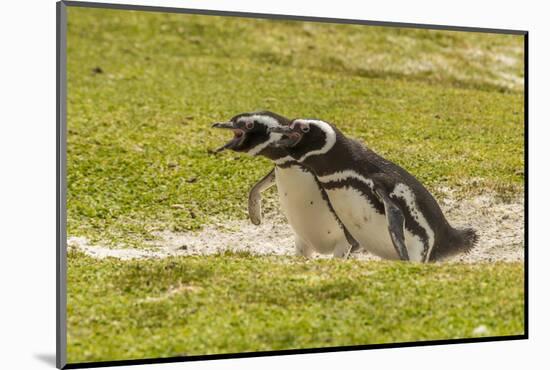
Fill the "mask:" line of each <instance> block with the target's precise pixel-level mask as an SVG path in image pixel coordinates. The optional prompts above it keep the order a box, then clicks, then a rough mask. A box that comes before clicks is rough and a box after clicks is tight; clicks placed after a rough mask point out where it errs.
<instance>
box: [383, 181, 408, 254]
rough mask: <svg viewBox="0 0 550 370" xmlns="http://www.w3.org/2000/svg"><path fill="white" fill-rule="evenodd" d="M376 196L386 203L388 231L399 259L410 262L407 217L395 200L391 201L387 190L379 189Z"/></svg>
mask: <svg viewBox="0 0 550 370" xmlns="http://www.w3.org/2000/svg"><path fill="white" fill-rule="evenodd" d="M375 192H376V194H377V195H378V196H379V197H380V199H381V200H382V202H383V203H384V210H385V212H386V219H387V220H388V231H389V233H390V237H391V241H392V243H393V246H394V247H395V250H396V251H397V254H398V255H399V258H400V259H401V260H402V261H408V260H409V253H408V252H407V247H406V245H405V232H404V227H405V215H404V214H403V211H401V208H399V206H398V205H397V204H395V202H394V201H393V200H391V199H390V197H389V196H388V194H387V193H386V191H385V190H383V189H380V188H377V189H375Z"/></svg>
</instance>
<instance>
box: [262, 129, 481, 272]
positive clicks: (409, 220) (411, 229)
mask: <svg viewBox="0 0 550 370" xmlns="http://www.w3.org/2000/svg"><path fill="white" fill-rule="evenodd" d="M270 132H274V133H280V134H283V137H282V138H281V139H280V140H279V141H278V142H276V143H274V144H273V145H275V146H277V147H280V148H285V149H286V150H287V152H288V154H289V155H290V156H291V157H292V158H293V159H295V160H296V161H297V162H298V163H300V164H303V165H304V166H306V167H307V168H309V169H310V170H312V172H313V173H315V175H316V177H317V179H318V181H319V182H320V183H321V184H322V185H323V188H324V189H325V191H326V192H327V195H328V197H329V199H330V202H331V203H332V206H333V207H334V210H335V211H336V214H337V215H338V217H339V218H340V220H341V222H342V223H344V225H345V226H346V228H347V230H348V231H349V232H350V233H351V235H352V236H353V237H354V238H355V239H356V240H357V241H358V242H359V244H360V245H361V247H363V248H365V249H367V250H368V251H370V252H372V253H374V254H376V255H378V256H380V257H383V258H387V259H401V260H410V261H417V262H428V261H435V260H440V259H443V258H446V257H450V256H453V255H456V254H458V253H463V252H468V251H470V250H471V249H472V248H473V247H474V245H475V243H476V242H477V238H478V237H477V234H476V232H475V230H474V229H471V228H467V229H455V228H453V227H452V226H451V225H449V223H448V222H447V220H446V219H445V216H444V215H443V212H442V211H441V208H440V207H439V205H438V204H437V202H436V200H435V199H434V198H433V196H432V195H431V194H430V193H429V192H428V190H426V188H425V187H424V186H423V185H422V184H421V183H420V182H419V181H418V180H417V179H416V178H415V177H414V176H412V175H411V174H410V173H408V172H407V171H405V170H404V169H403V168H401V167H399V166H398V165H396V164H394V163H392V162H390V161H388V160H386V159H384V158H382V157H381V156H379V155H377V154H376V153H374V152H373V151H372V150H370V149H368V148H366V147H364V146H363V145H361V144H360V143H359V142H357V141H355V140H352V139H349V138H347V137H346V136H344V134H342V132H340V131H339V130H338V129H337V128H336V127H334V126H333V125H331V124H329V123H327V122H324V121H319V120H306V119H296V120H293V121H292V122H291V123H290V125H288V126H283V127H272V128H270Z"/></svg>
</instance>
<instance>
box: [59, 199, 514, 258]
mask: <svg viewBox="0 0 550 370" xmlns="http://www.w3.org/2000/svg"><path fill="white" fill-rule="evenodd" d="M447 193H448V194H449V196H448V197H447V198H445V199H443V200H442V201H441V202H440V205H441V208H442V209H443V211H444V213H445V215H446V216H447V219H448V220H449V222H450V223H451V224H452V225H453V226H455V227H466V226H472V227H474V228H476V229H477V230H478V232H479V236H480V238H479V243H478V244H477V246H476V247H475V248H474V249H473V250H472V252H471V253H470V254H468V255H461V256H456V257H453V258H452V259H450V261H462V262H467V263H474V262H494V261H523V258H524V246H523V233H524V229H523V223H524V215H523V210H524V204H523V199H516V200H514V201H512V202H503V201H500V200H498V199H497V198H496V197H494V196H491V195H483V196H478V197H475V198H472V199H465V200H460V201H459V200H456V199H455V198H454V197H453V196H452V194H451V193H450V192H448V191H447ZM154 235H155V236H156V238H157V240H156V241H154V242H151V244H150V245H148V249H146V250H142V249H116V248H107V247H104V246H98V245H92V244H90V243H89V242H88V240H87V239H86V238H82V237H70V238H69V239H68V245H69V247H70V248H78V249H80V250H82V251H83V252H84V253H86V254H88V255H90V256H92V257H95V258H105V257H115V258H120V259H124V260H128V259H134V258H165V257H169V256H182V255H183V256H189V255H209V254H216V253H222V252H225V251H235V252H249V253H251V254H255V255H294V238H293V234H292V231H291V230H290V227H289V226H288V225H287V224H286V222H285V219H284V217H283V216H282V214H281V213H280V212H279V211H278V210H275V211H272V212H271V213H269V214H267V215H264V219H263V221H262V224H261V225H259V226H255V225H252V224H251V223H250V222H249V221H248V220H239V221H229V222H217V223H214V224H211V225H207V226H205V227H204V228H203V229H202V230H201V231H197V232H184V233H174V232H171V231H163V232H158V233H155V234H154ZM315 257H316V258H319V257H325V258H326V257H330V256H315ZM352 258H357V259H362V260H363V259H364V260H376V259H379V258H378V257H375V256H373V255H371V254H368V253H366V252H359V253H355V254H354V255H353V257H352Z"/></svg>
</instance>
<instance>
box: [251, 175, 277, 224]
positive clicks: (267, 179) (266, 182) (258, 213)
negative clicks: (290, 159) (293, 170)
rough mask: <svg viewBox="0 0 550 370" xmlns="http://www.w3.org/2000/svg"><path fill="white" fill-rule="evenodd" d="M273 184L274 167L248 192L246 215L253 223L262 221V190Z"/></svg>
mask: <svg viewBox="0 0 550 370" xmlns="http://www.w3.org/2000/svg"><path fill="white" fill-rule="evenodd" d="M273 185H275V168H273V169H272V170H271V171H270V172H269V173H268V174H267V175H265V176H264V177H263V178H262V179H261V180H260V181H258V182H257V183H256V184H255V185H254V186H253V187H252V189H250V192H249V193H248V217H249V218H250V221H252V223H253V224H254V225H259V224H261V223H262V192H263V191H264V190H266V189H269V188H270V187H272V186H273Z"/></svg>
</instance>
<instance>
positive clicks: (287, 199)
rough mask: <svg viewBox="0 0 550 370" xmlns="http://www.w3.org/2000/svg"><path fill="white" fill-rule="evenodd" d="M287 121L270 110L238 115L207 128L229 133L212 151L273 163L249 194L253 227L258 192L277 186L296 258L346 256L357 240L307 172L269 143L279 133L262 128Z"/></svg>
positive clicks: (258, 210)
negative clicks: (267, 159) (312, 255)
mask: <svg viewBox="0 0 550 370" xmlns="http://www.w3.org/2000/svg"><path fill="white" fill-rule="evenodd" d="M289 123H290V120H289V119H287V118H285V117H283V116H280V115H278V114H275V113H272V112H255V113H243V114H239V115H237V116H235V117H233V118H231V120H230V121H229V122H219V123H215V124H214V125H213V127H216V128H225V129H231V130H232V131H233V132H234V137H233V139H232V140H230V141H229V142H228V143H227V144H225V145H224V146H222V147H221V148H220V149H218V151H222V150H224V149H231V150H234V151H236V152H242V153H247V154H249V155H254V156H255V155H262V156H264V157H267V158H269V159H271V160H272V161H273V162H274V164H275V167H274V169H273V170H272V171H270V172H269V173H268V174H267V175H266V176H264V177H263V178H262V179H261V180H260V181H259V182H258V183H257V184H256V185H254V186H253V187H252V189H251V191H250V194H249V199H248V211H249V216H250V219H251V221H252V222H253V223H254V224H259V223H260V222H261V192H262V191H264V190H266V189H268V188H269V187H271V186H273V185H274V184H277V190H278V193H279V200H280V203H281V208H282V210H283V213H284V214H285V217H286V218H287V220H288V222H289V224H290V226H291V228H292V230H293V231H294V235H295V246H296V254H298V255H301V256H306V257H309V256H311V254H312V252H314V251H316V252H318V253H322V254H331V253H332V254H333V255H334V256H335V257H347V255H348V254H349V252H350V249H351V246H352V245H353V246H355V247H357V242H355V240H353V238H351V236H350V234H349V233H347V231H346V229H345V227H344V226H343V224H342V223H341V222H340V220H339V219H338V217H337V216H336V213H335V212H334V209H333V208H332V205H331V204H330V201H329V199H328V196H327V195H326V193H325V191H324V190H323V188H322V186H321V185H320V184H319V182H318V181H317V179H316V178H315V176H313V174H312V173H311V171H309V170H308V169H307V168H305V167H304V166H302V165H301V164H299V163H298V162H296V161H294V160H293V159H292V158H291V157H289V156H288V155H287V153H286V150H285V149H283V148H279V147H275V146H273V145H272V144H273V143H275V142H278V141H279V140H280V139H281V136H282V135H281V134H278V133H273V132H269V131H268V129H270V128H278V127H282V126H285V125H288V124H289Z"/></svg>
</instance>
